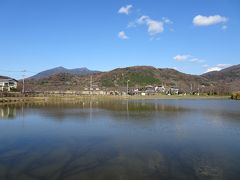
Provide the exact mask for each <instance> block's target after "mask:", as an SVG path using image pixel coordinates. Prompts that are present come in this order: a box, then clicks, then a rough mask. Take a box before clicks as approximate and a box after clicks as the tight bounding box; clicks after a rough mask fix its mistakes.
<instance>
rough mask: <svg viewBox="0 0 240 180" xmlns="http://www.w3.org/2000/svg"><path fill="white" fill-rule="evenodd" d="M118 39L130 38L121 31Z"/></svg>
mask: <svg viewBox="0 0 240 180" xmlns="http://www.w3.org/2000/svg"><path fill="white" fill-rule="evenodd" d="M118 37H119V38H120V39H124V40H125V39H128V36H127V35H126V34H125V32H124V31H120V32H119V33H118Z"/></svg>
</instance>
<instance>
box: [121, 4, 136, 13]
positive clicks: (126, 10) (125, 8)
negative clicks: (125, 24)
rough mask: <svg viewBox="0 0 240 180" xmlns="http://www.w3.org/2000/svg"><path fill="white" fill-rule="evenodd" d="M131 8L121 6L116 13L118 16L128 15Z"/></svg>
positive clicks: (130, 6)
mask: <svg viewBox="0 0 240 180" xmlns="http://www.w3.org/2000/svg"><path fill="white" fill-rule="evenodd" d="M132 7H133V6H132V5H127V6H125V7H124V6H122V7H121V8H120V9H119V10H118V13H119V14H126V15H128V14H129V13H130V10H131V8H132Z"/></svg>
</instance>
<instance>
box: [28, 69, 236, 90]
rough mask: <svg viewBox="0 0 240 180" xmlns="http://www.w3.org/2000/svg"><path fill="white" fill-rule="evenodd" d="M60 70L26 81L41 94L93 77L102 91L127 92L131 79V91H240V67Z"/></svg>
mask: <svg viewBox="0 0 240 180" xmlns="http://www.w3.org/2000/svg"><path fill="white" fill-rule="evenodd" d="M60 70H61V71H58V69H57V71H55V73H52V75H48V76H45V77H40V78H35V79H34V78H30V79H28V80H26V89H28V90H37V91H51V90H62V91H64V90H77V91H79V90H83V89H84V88H85V87H89V86H90V79H91V77H92V84H93V85H97V86H98V87H99V88H100V89H117V90H123V89H126V85H127V81H128V80H129V83H128V85H129V87H130V88H141V87H144V86H146V85H164V86H167V87H172V86H174V87H178V88H179V89H180V90H181V91H182V92H190V91H191V89H192V91H195V92H196V91H198V90H199V91H200V92H206V93H211V94H212V93H215V94H228V93H230V92H232V91H237V90H239V89H240V65H236V66H232V67H229V68H226V69H223V70H221V71H219V72H209V73H205V74H203V75H200V76H199V75H191V74H185V73H182V72H179V71H177V70H174V69H169V68H155V67H152V66H132V67H126V68H117V69H114V70H112V71H109V72H98V73H89V74H88V73H85V74H84V75H83V74H81V73H76V72H75V73H73V72H72V70H71V73H69V71H63V68H60ZM64 70H65V68H64ZM75 70H76V69H75ZM59 72H60V73H59ZM77 72H78V71H77ZM80 72H82V71H80ZM91 72H92V71H91ZM94 72H96V71H94ZM46 74H47V73H45V75H46Z"/></svg>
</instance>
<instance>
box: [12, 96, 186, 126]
mask: <svg viewBox="0 0 240 180" xmlns="http://www.w3.org/2000/svg"><path fill="white" fill-rule="evenodd" d="M22 107H24V112H25V114H30V113H36V111H37V113H38V114H40V115H42V116H46V117H51V119H55V120H58V121H61V120H65V119H75V120H77V119H78V120H79V119H82V120H87V119H92V118H93V117H94V115H96V114H97V115H107V114H108V115H111V116H112V117H114V116H115V118H113V119H118V118H119V117H127V119H128V117H130V118H131V117H135V116H139V118H141V117H147V116H148V117H149V118H151V117H153V116H154V113H160V112H164V113H169V114H168V115H169V116H173V115H176V112H185V111H188V110H189V109H186V108H183V107H180V106H170V105H164V104H159V103H145V102H144V101H142V102H134V101H128V100H124V101H120V100H119V101H118V100H117V101H107V100H105V101H96V100H95V101H71V102H66V101H64V102H62V101H56V102H49V103H47V102H45V103H40V102H39V103H26V104H22V106H21V105H18V104H16V105H12V106H10V107H9V109H15V111H16V110H19V109H20V108H22Z"/></svg>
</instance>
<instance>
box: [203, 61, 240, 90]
mask: <svg viewBox="0 0 240 180" xmlns="http://www.w3.org/2000/svg"><path fill="white" fill-rule="evenodd" d="M201 76H202V77H204V78H207V79H208V80H209V81H211V82H212V83H216V84H217V85H218V86H223V85H224V86H226V87H227V88H229V91H238V90H240V64H239V65H234V66H230V67H228V68H225V69H222V70H221V71H212V72H208V73H205V74H203V75H201Z"/></svg>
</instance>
